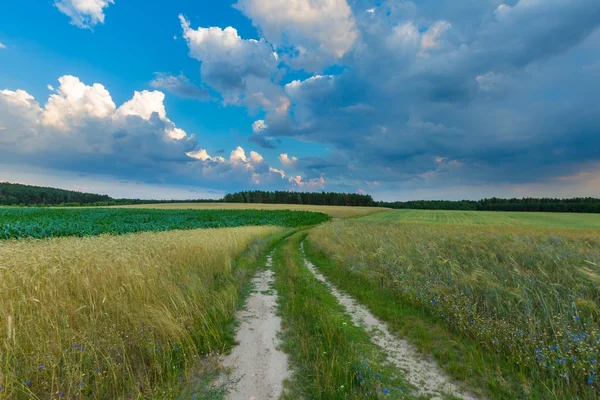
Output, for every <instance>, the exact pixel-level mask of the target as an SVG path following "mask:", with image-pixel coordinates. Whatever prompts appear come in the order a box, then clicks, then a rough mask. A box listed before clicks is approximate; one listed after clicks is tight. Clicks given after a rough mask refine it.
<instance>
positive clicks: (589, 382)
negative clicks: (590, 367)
mask: <svg viewBox="0 0 600 400" xmlns="http://www.w3.org/2000/svg"><path fill="white" fill-rule="evenodd" d="M587 382H588V385H593V384H594V377H593V376H592V375H590V376H588V381H587Z"/></svg>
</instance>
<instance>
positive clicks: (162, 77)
mask: <svg viewBox="0 0 600 400" xmlns="http://www.w3.org/2000/svg"><path fill="white" fill-rule="evenodd" d="M150 86H152V87H153V88H155V89H161V90H166V91H168V92H170V93H173V94H175V95H177V96H179V97H184V98H189V99H197V100H206V99H209V98H210V95H209V93H208V90H206V89H202V88H199V87H198V86H196V85H194V84H193V83H192V82H190V80H189V79H188V78H187V77H186V76H185V75H183V73H181V74H179V75H178V76H173V75H168V74H163V73H160V72H157V73H155V77H154V79H153V80H152V81H151V82H150Z"/></svg>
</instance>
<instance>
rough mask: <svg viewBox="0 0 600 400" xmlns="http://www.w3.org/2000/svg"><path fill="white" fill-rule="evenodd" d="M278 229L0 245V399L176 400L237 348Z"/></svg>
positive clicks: (178, 232)
mask: <svg viewBox="0 0 600 400" xmlns="http://www.w3.org/2000/svg"><path fill="white" fill-rule="evenodd" d="M283 231H284V228H276V227H239V228H223V229H213V230H206V229H204V230H189V231H172V232H158V233H150V232H146V233H138V234H130V235H125V236H110V235H103V236H97V237H84V238H77V237H69V238H55V239H45V240H31V239H24V240H19V241H14V240H9V241H0V326H1V327H3V329H2V331H3V334H2V336H1V337H0V348H1V349H2V350H1V351H0V365H1V366H2V367H1V374H0V398H3V397H2V396H3V395H4V394H7V395H9V398H11V399H14V398H23V399H29V398H59V397H63V396H64V398H101V399H115V398H124V397H127V398H128V397H131V396H132V394H138V395H139V396H141V397H146V398H157V397H159V396H163V397H164V398H169V397H173V396H174V395H173V394H172V393H171V392H172V390H174V388H175V387H176V386H178V385H179V386H180V385H182V384H183V383H184V382H187V381H188V380H189V379H191V378H192V377H197V376H200V377H204V376H208V375H209V374H210V373H211V368H212V367H211V364H210V363H209V362H208V361H209V360H210V357H209V356H207V355H208V354H210V353H212V352H216V351H219V352H220V351H223V350H224V349H227V348H229V347H230V346H231V345H232V344H233V343H232V342H233V337H232V333H231V330H232V328H231V326H230V324H231V322H232V320H233V315H234V311H235V309H236V307H237V305H238V302H239V299H240V296H241V291H242V289H243V288H244V285H245V283H247V282H248V279H250V278H251V276H252V275H253V274H254V272H255V268H256V261H258V260H259V259H260V257H261V255H262V253H263V251H264V249H265V248H266V246H268V245H269V244H270V243H271V241H272V240H273V238H274V237H276V236H277V235H278V234H281V233H282V232H283ZM242 255H243V257H242ZM6 327H8V331H6V329H7V328H6ZM207 374H208V375H207ZM198 385H199V383H198V382H196V387H195V389H196V391H195V392H194V393H200V395H199V398H203V397H202V396H203V395H201V394H202V393H204V392H202V390H201V388H198ZM36 396H37V397H36ZM134 397H137V396H134ZM190 397H191V396H190Z"/></svg>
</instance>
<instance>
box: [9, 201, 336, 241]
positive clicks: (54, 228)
mask: <svg viewBox="0 0 600 400" xmlns="http://www.w3.org/2000/svg"><path fill="white" fill-rule="evenodd" d="M328 219H329V216H327V215H325V214H322V213H314V212H307V211H289V210H146V209H144V210H142V209H116V208H110V209H109V208H79V209H59V208H0V240H6V239H20V238H36V239H41V238H50V237H62V236H96V235H101V234H117V235H121V234H126V233H135V232H146V231H149V232H162V231H169V230H173V229H199V228H232V227H240V226H266V225H272V226H284V227H298V226H305V225H314V224H318V223H321V222H324V221H327V220H328Z"/></svg>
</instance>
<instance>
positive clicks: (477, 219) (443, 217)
mask: <svg viewBox="0 0 600 400" xmlns="http://www.w3.org/2000/svg"><path fill="white" fill-rule="evenodd" d="M361 220H363V221H367V222H388V223H389V222H395V223H403V224H404V223H411V224H421V225H425V224H428V225H429V224H449V225H469V226H471V225H472V226H477V225H480V226H531V227H547V228H600V214H572V213H542V212H493V211H441V210H393V211H387V212H382V213H377V214H373V215H369V216H366V217H364V218H361Z"/></svg>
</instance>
